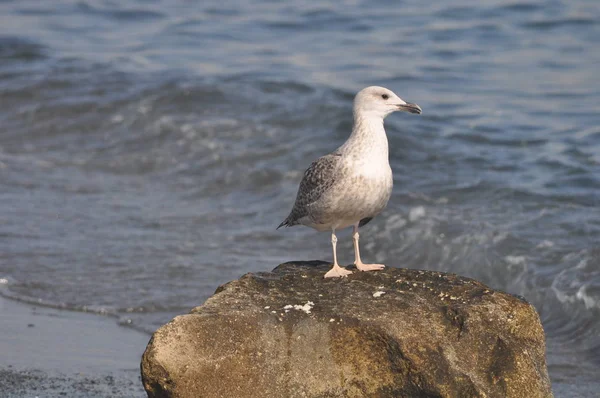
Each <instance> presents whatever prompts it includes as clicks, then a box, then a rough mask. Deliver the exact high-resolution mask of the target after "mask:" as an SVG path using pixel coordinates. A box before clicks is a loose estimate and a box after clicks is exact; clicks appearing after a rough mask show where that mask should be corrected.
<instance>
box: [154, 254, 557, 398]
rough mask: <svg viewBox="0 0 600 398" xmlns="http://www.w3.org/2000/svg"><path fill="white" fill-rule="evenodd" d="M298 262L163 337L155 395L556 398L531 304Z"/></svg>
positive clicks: (157, 349)
mask: <svg viewBox="0 0 600 398" xmlns="http://www.w3.org/2000/svg"><path fill="white" fill-rule="evenodd" d="M329 267H330V265H329V264H327V263H324V262H318V261H315V262H296V263H286V264H282V265H280V266H278V267H277V268H275V269H274V270H273V272H270V273H266V272H265V273H257V274H247V275H244V276H243V277H241V278H240V279H239V280H235V281H232V282H229V283H227V284H225V285H223V286H221V287H219V289H217V292H216V293H215V295H213V296H212V297H210V298H209V299H208V300H207V301H206V303H205V304H204V305H202V306H200V307H196V308H194V309H193V310H192V312H191V313H190V314H188V315H182V316H178V317H176V318H175V319H173V320H172V321H171V322H170V323H168V324H166V325H164V326H162V327H161V328H160V329H158V330H157V331H156V332H155V333H154V335H153V337H152V339H151V340H150V342H149V343H148V347H147V348H146V351H145V353H144V356H143V358H142V380H143V382H144V387H145V388H146V391H147V392H148V396H149V397H194V398H198V397H207V398H212V397H231V398H234V397H263V398H267V397H277V398H281V397H386V398H387V397H528V398H535V397H551V396H552V393H551V390H550V381H549V379H548V373H547V370H546V361H545V340H544V332H543V329H542V326H541V324H540V321H539V317H538V315H537V313H536V311H535V309H534V308H533V307H532V306H531V305H530V304H529V303H527V302H526V301H525V300H523V299H521V298H519V297H515V296H513V295H510V294H506V293H503V292H499V291H494V290H492V289H490V288H489V287H487V286H485V285H483V284H481V283H479V282H477V281H474V280H472V279H468V278H463V277H459V276H456V275H453V274H445V273H440V272H430V271H421V270H410V269H396V268H386V269H385V270H383V271H378V272H368V273H360V272H355V273H354V274H353V275H350V277H348V278H345V279H323V274H324V273H325V272H326V271H327V270H328V269H329Z"/></svg>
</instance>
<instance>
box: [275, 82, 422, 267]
mask: <svg viewBox="0 0 600 398" xmlns="http://www.w3.org/2000/svg"><path fill="white" fill-rule="evenodd" d="M396 111H403V112H409V113H416V114H420V113H421V107H419V105H417V104H411V103H410V102H406V101H404V100H403V99H402V98H400V97H398V96H397V95H396V94H394V92H393V91H391V90H388V89H387V88H384V87H378V86H371V87H367V88H364V89H362V90H361V91H359V92H358V94H356V97H354V105H353V114H354V125H353V127H352V133H351V134H350V137H349V138H348V140H347V141H346V142H345V143H344V144H343V145H342V146H340V147H339V148H338V149H336V150H335V151H333V152H331V153H330V154H328V155H325V156H322V157H320V158H318V159H317V160H315V161H314V162H313V163H312V164H311V165H310V166H309V167H308V169H307V170H306V171H305V172H304V176H303V177H302V181H301V182H300V187H299V189H298V194H297V196H296V202H295V203H294V207H293V208H292V211H291V212H290V214H289V215H288V216H287V218H286V219H285V220H284V221H283V222H282V223H281V224H279V226H278V227H277V229H279V228H281V227H283V226H286V227H291V226H294V225H305V226H307V227H311V228H314V229H316V230H317V231H331V245H332V247H333V267H332V268H331V269H330V270H329V271H328V272H327V273H326V274H325V278H336V277H346V276H348V275H350V274H352V271H349V270H347V269H345V268H343V267H340V265H339V264H338V261H337V251H336V245H337V237H336V236H335V231H336V230H340V229H343V228H347V227H349V226H353V233H352V241H353V243H354V256H355V258H354V264H355V265H356V268H357V269H358V270H359V271H377V270H381V269H383V268H385V265H383V264H365V263H363V262H362V260H361V258H360V250H359V247H358V239H359V234H358V229H359V228H360V227H362V226H363V225H365V224H367V223H368V222H369V221H371V220H372V219H373V217H375V216H376V215H378V214H379V213H381V211H382V210H383V209H384V208H385V206H386V205H387V203H388V200H389V199H390V196H391V194H392V186H393V178H392V169H391V167H390V162H389V154H388V140H387V136H386V134H385V129H384V128H383V120H384V119H385V118H386V117H387V116H388V115H389V114H391V113H393V112H396Z"/></svg>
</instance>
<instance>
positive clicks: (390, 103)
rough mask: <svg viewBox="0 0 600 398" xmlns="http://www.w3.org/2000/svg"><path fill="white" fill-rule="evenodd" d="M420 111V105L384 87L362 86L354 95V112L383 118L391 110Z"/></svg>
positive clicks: (418, 112)
mask: <svg viewBox="0 0 600 398" xmlns="http://www.w3.org/2000/svg"><path fill="white" fill-rule="evenodd" d="M396 111H404V112H410V113H417V114H420V113H421V107H420V106H419V105H417V104H411V103H410V102H406V101H404V100H403V99H402V98H400V97H398V96H397V95H396V94H394V92H393V91H392V90H388V89H387V88H385V87H378V86H371V87H367V88H364V89H362V90H360V91H359V92H358V94H356V97H354V114H355V115H359V114H360V115H366V116H373V117H380V118H382V119H383V118H385V117H386V116H387V115H389V114H390V113H392V112H396Z"/></svg>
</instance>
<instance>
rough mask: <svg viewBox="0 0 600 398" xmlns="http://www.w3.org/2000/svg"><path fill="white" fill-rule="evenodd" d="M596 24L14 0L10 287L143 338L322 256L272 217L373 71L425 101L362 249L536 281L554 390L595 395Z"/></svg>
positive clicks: (511, 14) (6, 139)
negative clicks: (108, 320)
mask: <svg viewBox="0 0 600 398" xmlns="http://www.w3.org/2000/svg"><path fill="white" fill-rule="evenodd" d="M599 43H600V3H598V2H597V1H591V0H589V1H588V0H571V1H567V0H551V1H542V0H531V1H520V2H517V1H509V0H486V1H480V2H477V3H473V2H470V1H461V0H450V1H444V2H423V1H403V2H396V1H378V2H370V1H366V0H364V1H358V0H357V1H344V2H339V1H331V2H328V1H321V2H276V1H269V0H256V1H230V2H224V1H203V2H192V1H183V0H180V1H177V0H153V1H135V0H122V1H116V0H114V1H108V0H106V1H100V0H98V1H67V0H63V1H45V2H41V1H27V0H21V1H10V0H1V1H0V203H1V211H0V285H1V286H0V287H1V289H0V294H1V295H2V296H4V297H8V298H15V299H18V300H21V301H25V302H31V303H36V304H38V305H40V304H41V305H47V306H53V307H58V308H65V309H70V310H75V311H88V312H97V313H100V314H105V315H110V316H113V317H114V318H115V319H116V320H117V322H119V323H120V324H121V325H125V326H128V327H132V328H135V329H138V330H141V331H144V332H145V333H148V335H147V336H148V337H149V333H151V332H152V331H154V330H155V329H156V328H157V327H158V326H160V325H161V324H163V323H165V322H167V321H169V320H170V319H171V318H172V317H173V316H174V315H176V314H180V313H185V312H187V311H189V309H191V308H192V307H194V306H197V305H199V304H201V303H202V302H203V301H204V300H205V299H206V298H207V297H208V296H209V295H211V294H212V293H213V292H214V290H215V289H216V287H217V286H218V285H219V284H221V283H224V282H227V281H229V280H231V279H234V278H238V277H239V276H241V275H242V274H244V273H247V272H258V271H269V270H271V269H272V268H274V267H275V266H276V265H278V264H279V263H281V262H285V261H290V260H312V259H323V260H328V259H330V258H331V253H330V250H331V249H330V242H329V236H328V235H327V234H319V233H317V232H315V231H313V230H310V229H308V228H303V227H296V228H292V229H284V230H279V231H276V230H275V227H276V226H277V225H278V224H279V223H280V222H281V221H282V220H283V219H284V218H285V217H286V216H287V214H288V212H289V210H290V209H291V206H292V204H293V201H294V199H295V195H296V190H297V187H298V182H299V181H300V178H301V176H302V173H303V172H304V170H305V169H306V167H307V166H308V165H309V164H310V162H311V161H312V160H313V159H315V158H317V157H318V156H321V155H323V154H325V153H327V152H329V151H332V150H334V149H335V148H336V147H337V146H339V145H340V144H341V143H342V142H343V141H344V140H345V139H346V138H347V136H348V134H349V132H350V128H351V125H352V113H351V101H352V98H353V96H354V94H355V93H356V92H357V91H358V90H359V89H361V88H363V87H365V86H368V85H382V86H386V87H388V88H390V89H392V90H393V91H395V92H396V93H397V94H398V95H400V96H401V97H402V98H404V99H405V100H407V101H410V102H415V103H417V104H419V105H420V106H421V107H422V108H423V115H421V116H415V115H408V114H394V115H392V116H390V117H389V118H388V119H387V120H386V128H387V132H388V136H389V142H390V161H391V164H392V169H393V170H394V182H395V186H394V193H393V196H392V198H391V200H390V203H389V205H388V208H387V209H386V211H385V212H384V213H383V214H382V215H380V216H379V217H378V218H376V219H375V220H374V221H373V222H371V223H370V224H369V225H368V226H367V227H365V228H364V229H363V231H362V234H361V245H362V251H363V257H364V258H365V259H366V260H370V261H377V262H383V263H385V264H387V265H388V266H393V267H410V268H423V269H432V270H441V271H447V272H454V273H458V274H461V275H465V276H469V277H473V278H476V279H479V280H481V281H483V282H484V283H486V284H488V285H489V286H491V287H493V288H495V289H501V290H505V291H508V292H510V293H515V294H519V295H523V296H524V297H525V298H526V299H527V300H529V301H530V302H531V303H533V304H534V305H535V307H536V308H537V310H538V311H539V313H540V316H541V319H542V322H543V324H544V328H545V331H546V334H547V349H548V365H549V371H550V375H551V379H552V382H553V388H554V390H555V394H556V395H557V396H582V397H583V396H586V397H587V396H589V397H592V396H597V395H595V394H597V392H598V391H599V389H600V381H599V380H600V209H599V205H600V82H599V71H600V44H599ZM338 237H339V239H340V243H339V244H338V255H339V256H340V258H341V260H342V263H346V264H348V263H350V262H351V261H352V260H353V255H352V242H351V239H350V237H349V233H348V232H346V233H341V234H340V235H338ZM146 341H147V340H146ZM143 348H144V347H143V346H142V347H141V348H140V354H141V352H142V351H143ZM32 365H33V364H32ZM140 388H141V386H140Z"/></svg>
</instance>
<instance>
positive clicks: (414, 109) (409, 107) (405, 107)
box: [398, 102, 422, 115]
mask: <svg viewBox="0 0 600 398" xmlns="http://www.w3.org/2000/svg"><path fill="white" fill-rule="evenodd" d="M398 110H399V111H403V112H410V113H416V114H418V115H420V114H421V112H422V110H421V107H420V106H419V105H417V104H411V103H410V102H407V103H405V104H402V105H398Z"/></svg>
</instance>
